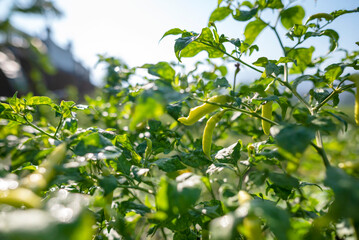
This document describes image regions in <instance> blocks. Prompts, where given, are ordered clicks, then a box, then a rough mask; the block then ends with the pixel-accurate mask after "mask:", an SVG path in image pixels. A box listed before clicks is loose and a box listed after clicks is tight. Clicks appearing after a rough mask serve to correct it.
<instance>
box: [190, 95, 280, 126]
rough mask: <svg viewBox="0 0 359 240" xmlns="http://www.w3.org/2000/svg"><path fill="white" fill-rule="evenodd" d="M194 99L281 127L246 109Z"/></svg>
mask: <svg viewBox="0 0 359 240" xmlns="http://www.w3.org/2000/svg"><path fill="white" fill-rule="evenodd" d="M193 99H195V100H197V101H199V102H203V103H208V104H212V105H216V106H219V107H222V108H229V109H233V110H235V111H238V112H242V113H245V114H247V115H250V116H253V117H256V118H260V119H262V120H264V121H267V122H269V123H271V124H273V125H279V123H277V122H275V121H272V120H270V119H269V118H265V117H262V116H261V115H260V114H258V113H255V112H250V111H247V110H244V109H241V108H236V107H233V106H230V105H224V104H220V103H214V102H208V101H205V100H201V99H197V98H193Z"/></svg>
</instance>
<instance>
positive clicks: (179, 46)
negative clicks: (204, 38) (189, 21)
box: [174, 35, 198, 62]
mask: <svg viewBox="0 0 359 240" xmlns="http://www.w3.org/2000/svg"><path fill="white" fill-rule="evenodd" d="M197 38H198V35H194V36H188V37H181V38H178V39H176V42H175V47H174V48H175V54H176V57H177V59H178V60H179V61H180V62H181V57H180V54H181V51H182V50H183V49H184V48H185V47H187V45H188V44H190V43H191V42H193V41H194V40H196V39H197Z"/></svg>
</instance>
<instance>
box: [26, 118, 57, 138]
mask: <svg viewBox="0 0 359 240" xmlns="http://www.w3.org/2000/svg"><path fill="white" fill-rule="evenodd" d="M21 116H22V117H23V118H24V120H25V121H26V123H27V124H28V125H30V126H31V127H33V128H35V129H36V130H37V131H39V132H41V133H42V134H44V135H46V136H48V137H50V138H52V139H55V140H57V141H60V142H61V140H60V139H58V138H57V137H56V136H53V135H51V134H49V133H47V132H45V131H44V130H42V129H41V128H39V127H38V126H36V125H35V124H33V123H32V122H30V121H29V120H28V119H27V117H26V116H25V115H21Z"/></svg>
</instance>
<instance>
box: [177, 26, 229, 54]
mask: <svg viewBox="0 0 359 240" xmlns="http://www.w3.org/2000/svg"><path fill="white" fill-rule="evenodd" d="M202 51H206V52H207V53H208V57H209V58H218V57H222V56H223V55H224V53H223V52H224V51H225V48H224V46H223V44H218V43H215V41H214V38H213V34H212V31H211V30H210V29H209V28H203V29H202V32H201V34H200V35H199V36H189V37H184V38H179V39H177V40H176V43H175V53H176V56H177V58H178V60H179V61H181V57H194V56H196V55H197V54H198V53H200V52H202Z"/></svg>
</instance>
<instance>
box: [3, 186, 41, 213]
mask: <svg viewBox="0 0 359 240" xmlns="http://www.w3.org/2000/svg"><path fill="white" fill-rule="evenodd" d="M0 204H7V205H11V206H14V207H21V206H25V207H27V208H39V207H41V198H40V197H39V196H37V195H36V194H35V193H33V192H32V191H31V190H29V189H26V188H21V187H19V188H16V189H8V190H3V191H0Z"/></svg>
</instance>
